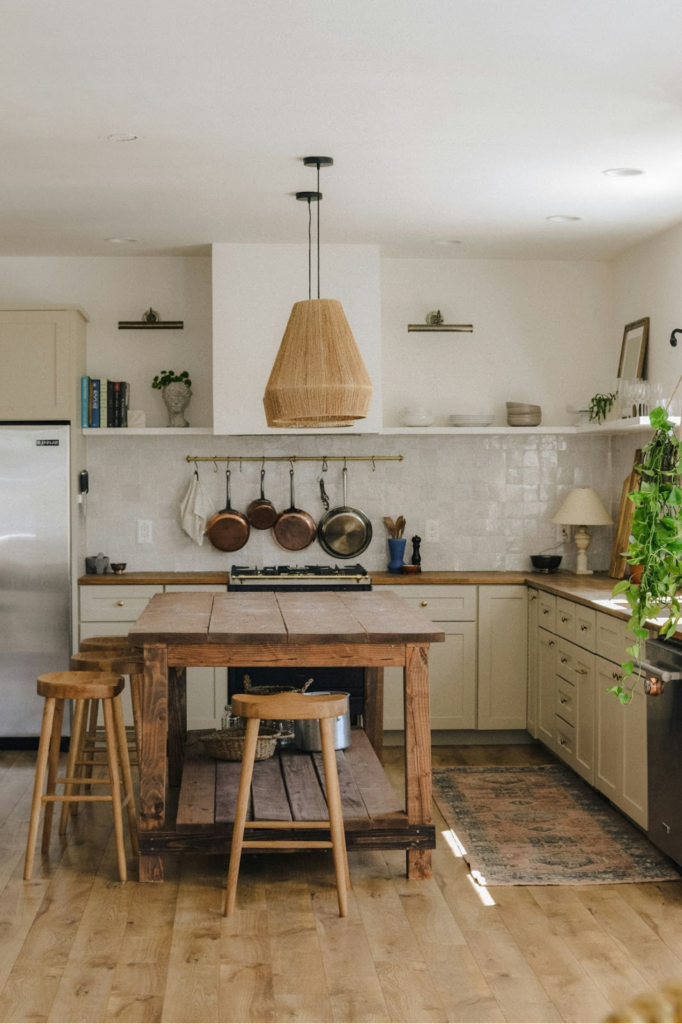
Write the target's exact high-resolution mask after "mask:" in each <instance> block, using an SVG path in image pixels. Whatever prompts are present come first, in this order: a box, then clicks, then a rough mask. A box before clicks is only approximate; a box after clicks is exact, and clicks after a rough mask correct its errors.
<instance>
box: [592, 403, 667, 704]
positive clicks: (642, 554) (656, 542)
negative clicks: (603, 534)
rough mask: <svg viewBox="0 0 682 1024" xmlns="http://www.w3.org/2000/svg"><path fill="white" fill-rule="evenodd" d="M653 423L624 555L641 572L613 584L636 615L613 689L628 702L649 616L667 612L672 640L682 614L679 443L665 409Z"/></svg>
mask: <svg viewBox="0 0 682 1024" xmlns="http://www.w3.org/2000/svg"><path fill="white" fill-rule="evenodd" d="M649 422H650V423H651V426H652V428H653V430H654V436H653V438H652V439H651V441H649V443H648V444H647V445H646V446H645V447H644V448H643V449H642V461H641V464H640V465H639V466H637V469H638V471H639V474H640V483H639V487H638V489H637V490H636V491H632V493H631V494H630V495H629V497H630V500H631V501H632V503H633V504H634V506H635V509H634V514H633V520H632V530H631V535H630V544H629V547H628V550H627V553H626V557H627V561H628V564H629V565H632V566H638V567H641V576H639V581H638V582H634V581H633V579H632V577H631V578H630V579H629V580H621V582H620V583H617V584H616V586H615V587H614V588H613V596H614V597H615V596H616V595H617V594H625V597H626V598H627V601H628V604H629V605H630V610H631V613H632V614H631V617H630V620H629V622H628V629H629V630H630V631H631V632H632V633H633V635H634V637H635V641H634V643H633V644H632V646H631V647H628V648H627V651H626V653H627V654H628V655H629V656H630V660H628V661H625V662H623V680H622V683H619V684H618V685H616V686H612V687H610V688H609V692H610V693H614V694H615V695H616V696H617V697H618V699H619V700H620V702H621V704H629V703H630V701H631V700H632V692H633V690H634V688H635V686H636V685H637V680H638V678H639V677H640V673H639V671H638V670H637V669H636V667H635V665H636V662H637V661H638V660H639V658H640V656H641V652H642V644H643V642H644V641H645V640H646V637H647V628H646V623H647V620H650V619H653V618H656V617H658V616H660V615H662V614H666V613H667V616H668V617H667V618H666V620H665V622H664V623H663V625H662V626H661V627H660V629H659V634H660V635H661V636H663V637H665V638H668V637H671V636H672V635H673V634H674V633H675V630H676V629H677V624H678V622H679V620H680V615H681V614H682V609H681V608H680V598H679V597H678V592H679V591H680V589H681V588H682V488H681V487H680V486H679V475H680V472H681V468H682V461H681V452H680V441H679V439H678V438H677V437H676V436H675V432H674V426H673V424H672V423H671V422H670V420H669V419H668V413H667V411H666V410H665V409H662V408H660V407H659V408H656V409H654V410H653V411H652V412H651V414H650V416H649ZM635 578H637V576H635ZM623 684H625V685H623Z"/></svg>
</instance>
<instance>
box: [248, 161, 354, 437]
mask: <svg viewBox="0 0 682 1024" xmlns="http://www.w3.org/2000/svg"><path fill="white" fill-rule="evenodd" d="M303 162H304V163H305V164H306V165H307V166H313V167H317V185H318V189H317V191H316V192H297V193H296V198H297V199H299V200H301V201H303V202H307V203H308V300H307V301H304V302H296V303H294V308H293V309H292V311H291V316H290V317H289V323H288V324H287V326H286V330H285V332H284V337H283V338H282V343H281V345H280V347H279V351H278V353H277V358H276V359H275V363H274V366H273V367H272V371H271V373H270V378H269V380H268V383H267V386H266V388H265V394H264V395H263V406H264V408H265V417H266V419H267V422H268V426H269V427H296V428H305V427H308V428H310V427H352V426H353V424H354V423H355V421H356V420H359V419H364V418H365V416H366V415H367V413H368V411H369V403H370V400H371V397H372V391H373V388H372V381H371V379H370V376H369V374H368V373H367V368H366V367H365V364H364V362H363V359H362V356H361V355H360V350H359V348H358V346H357V343H356V341H355V338H354V337H353V332H352V331H351V329H350V326H349V324H348V321H347V320H346V314H345V313H344V311H343V306H342V305H341V303H340V302H339V301H338V300H337V299H321V298H320V201H321V199H322V193H321V192H320V190H319V184H320V167H325V166H330V165H331V164H333V162H334V161H333V160H332V158H331V157H328V156H310V157H305V159H304V161H303ZM313 202H315V203H317V298H316V299H313V297H312V212H311V205H310V204H311V203H313Z"/></svg>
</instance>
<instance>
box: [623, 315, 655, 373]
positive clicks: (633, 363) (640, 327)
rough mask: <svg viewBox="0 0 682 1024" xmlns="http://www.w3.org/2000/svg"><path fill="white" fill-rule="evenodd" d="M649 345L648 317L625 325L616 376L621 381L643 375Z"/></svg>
mask: <svg viewBox="0 0 682 1024" xmlns="http://www.w3.org/2000/svg"><path fill="white" fill-rule="evenodd" d="M648 343H649V317H648V316H645V317H643V318H642V319H641V320H634V321H633V322H632V323H631V324H626V325H625V330H624V331H623V344H622V346H621V350H620V362H619V364H618V376H619V377H620V379H621V380H635V379H636V378H638V377H642V376H643V375H644V364H645V360H646V349H647V345H648Z"/></svg>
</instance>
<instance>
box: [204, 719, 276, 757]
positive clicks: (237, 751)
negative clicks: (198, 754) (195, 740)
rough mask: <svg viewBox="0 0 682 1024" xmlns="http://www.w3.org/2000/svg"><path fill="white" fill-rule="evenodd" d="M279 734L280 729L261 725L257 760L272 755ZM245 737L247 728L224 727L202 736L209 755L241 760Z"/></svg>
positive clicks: (257, 745) (257, 744)
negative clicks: (219, 730)
mask: <svg viewBox="0 0 682 1024" xmlns="http://www.w3.org/2000/svg"><path fill="white" fill-rule="evenodd" d="M279 736H280V731H279V729H270V728H269V727H268V726H265V725H262V726H261V727H260V729H259V730H258V741H257V743H256V761H266V760H267V759H268V758H269V757H272V755H273V754H274V753H275V748H276V746H277V740H278V738H279ZM245 739H246V729H223V730H222V731H221V732H211V733H209V734H208V735H207V736H202V737H201V742H202V743H203V745H204V750H205V751H206V753H207V754H208V756H209V757H216V758H217V759H218V760H219V761H241V759H242V757H243V755H244V740H245Z"/></svg>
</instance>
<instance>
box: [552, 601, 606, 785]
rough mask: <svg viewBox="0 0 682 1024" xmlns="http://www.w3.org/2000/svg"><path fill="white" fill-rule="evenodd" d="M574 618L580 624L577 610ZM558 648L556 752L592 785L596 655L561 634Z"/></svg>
mask: <svg viewBox="0 0 682 1024" xmlns="http://www.w3.org/2000/svg"><path fill="white" fill-rule="evenodd" d="M572 618H573V622H574V624H577V623H576V618H575V612H573V613H572ZM556 652H557V662H556V673H557V674H556V714H557V722H556V728H557V737H558V742H557V746H556V748H555V749H556V753H557V754H558V755H559V757H564V760H566V761H567V763H568V764H570V766H571V768H573V769H574V771H576V772H577V773H578V774H579V775H581V776H582V777H583V778H584V779H585V781H586V782H589V783H590V785H593V784H594V735H595V671H596V658H595V656H594V654H592V653H591V652H590V651H585V650H583V649H582V648H581V647H578V645H577V644H573V643H570V642H569V641H566V640H563V639H559V638H557V641H556ZM565 724H567V725H569V726H570V728H571V730H572V732H571V736H572V742H571V745H570V750H569V749H568V748H567V747H566V745H565V743H562V742H561V740H562V738H563V739H564V740H565V738H566V737H565V735H564V733H565V729H564V725H565ZM564 755H566V756H564Z"/></svg>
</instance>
